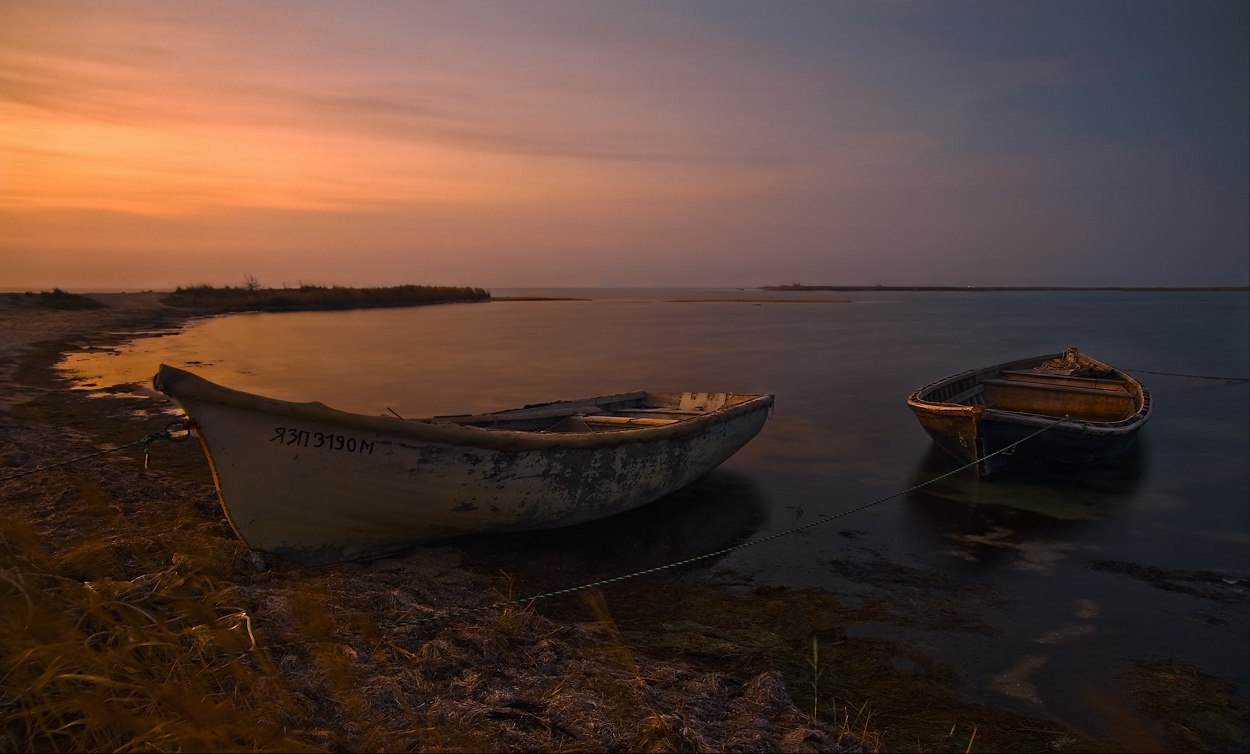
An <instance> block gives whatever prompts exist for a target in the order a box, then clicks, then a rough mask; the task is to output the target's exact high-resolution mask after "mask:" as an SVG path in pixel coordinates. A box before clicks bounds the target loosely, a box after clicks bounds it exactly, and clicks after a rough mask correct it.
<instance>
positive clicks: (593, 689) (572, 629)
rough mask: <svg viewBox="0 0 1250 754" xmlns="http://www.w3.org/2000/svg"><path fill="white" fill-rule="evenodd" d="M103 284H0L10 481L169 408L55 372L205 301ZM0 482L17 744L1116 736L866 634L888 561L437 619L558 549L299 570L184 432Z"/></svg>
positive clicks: (322, 745) (498, 589)
mask: <svg viewBox="0 0 1250 754" xmlns="http://www.w3.org/2000/svg"><path fill="white" fill-rule="evenodd" d="M92 297H93V298H96V299H98V300H100V301H102V302H104V303H106V304H107V305H108V306H107V308H105V309H98V310H86V311H57V310H50V309H42V308H39V307H37V306H35V305H34V303H33V302H32V301H29V300H26V299H23V298H22V297H9V296H0V477H7V476H10V475H14V474H20V473H22V472H23V471H25V470H29V469H33V468H35V467H38V466H42V465H47V464H51V463H57V462H60V461H63V460H67V459H70V458H74V457H77V456H81V455H84V454H87V453H91V452H94V451H96V450H101V449H107V448H110V447H116V446H118V445H122V444H124V443H130V442H134V441H135V440H137V439H139V438H141V437H143V436H145V435H147V434H148V433H151V432H155V431H159V430H160V429H162V428H163V427H164V426H165V425H166V424H167V423H168V422H169V420H170V418H171V417H170V415H169V414H168V413H167V410H168V409H169V408H170V406H169V404H168V403H167V402H166V401H164V400H163V399H162V398H159V397H149V398H135V397H129V398H123V397H117V398H106V399H100V398H92V397H88V396H87V395H86V394H85V393H84V392H82V391H71V390H70V389H69V385H68V384H67V383H66V382H65V381H64V380H63V379H62V378H61V377H60V376H59V375H58V374H57V373H56V372H55V370H54V368H53V367H54V365H55V364H56V362H57V361H58V360H59V358H60V355H61V354H62V353H64V352H66V351H71V350H82V349H93V348H94V349H108V348H110V347H112V346H115V345H117V344H119V343H121V342H123V341H124V340H126V339H127V338H129V337H133V335H134V333H151V332H154V331H156V332H159V331H160V330H165V329H169V328H175V327H178V326H180V325H182V324H185V323H186V322H187V321H188V320H190V319H191V318H193V317H195V316H203V315H204V314H206V312H196V311H186V310H176V309H171V308H169V307H165V306H163V305H162V304H160V303H159V301H158V298H159V294H154V293H132V294H100V295H92ZM0 484H2V485H3V486H0V517H2V519H3V520H0V552H2V553H3V555H0V558H2V559H0V569H3V571H2V572H0V576H3V577H4V578H3V579H0V594H3V595H4V597H3V600H4V601H3V602H0V604H3V605H4V608H3V613H2V614H0V618H2V619H3V622H2V623H0V632H3V634H4V635H0V647H4V649H0V656H2V657H3V661H4V662H5V667H6V672H9V675H8V678H9V680H8V681H6V684H5V686H3V687H0V735H7V736H9V739H8V740H10V742H11V743H13V744H14V746H15V747H16V748H19V749H20V748H49V747H52V746H57V747H61V748H97V749H107V748H119V747H121V746H126V745H131V746H134V745H139V746H141V747H142V746H150V747H156V748H174V747H179V748H188V747H190V748H262V749H290V748H297V749H312V750H326V749H334V750H358V749H370V748H373V749H376V748H382V749H390V750H394V749H399V748H407V749H420V750H425V749H448V748H450V749H495V750H514V749H544V750H570V749H578V750H585V749H594V750H620V751H634V750H698V751H707V750H725V751H730V750H743V751H746V750H750V751H760V750H789V751H794V750H808V751H846V750H851V751H854V750H872V749H874V748H877V747H880V746H886V747H888V748H892V749H893V748H904V749H910V748H924V749H933V750H953V751H956V750H957V751H963V750H965V748H967V747H968V746H969V745H970V744H972V743H974V742H973V737H974V736H975V748H976V749H983V750H992V749H996V748H997V749H1002V748H1005V747H1008V746H1010V747H1013V748H1019V749H1021V750H1046V749H1050V750H1055V749H1063V750H1073V751H1080V750H1107V749H1108V748H1110V749H1115V748H1119V747H1118V746H1117V745H1115V744H1109V743H1108V742H1106V741H1094V740H1091V739H1089V738H1086V737H1083V736H1081V735H1080V734H1079V733H1076V732H1074V731H1071V730H1068V729H1066V728H1065V727H1063V726H1062V725H1060V724H1058V723H1055V722H1053V721H1048V720H1038V719H1031V718H1029V717H1025V716H1022V715H1019V714H1017V713H1015V712H1012V711H1010V710H1007V709H995V708H990V707H986V706H984V705H978V704H972V703H969V702H966V701H964V700H962V699H961V698H960V697H959V696H958V695H957V694H955V693H954V692H953V691H951V690H950V688H952V687H953V686H955V685H956V684H955V683H954V680H955V679H956V678H957V675H958V673H957V670H953V669H949V668H943V667H941V666H939V665H937V664H935V663H933V662H932V660H930V659H927V658H926V657H925V656H924V654H923V651H922V650H920V649H918V648H909V647H905V646H902V645H900V644H898V643H891V642H885V641H880V640H877V639H873V638H869V637H858V638H857V637H852V636H851V634H850V633H849V632H848V631H847V628H848V627H852V626H857V625H864V624H868V623H872V622H873V621H880V620H885V619H891V620H896V619H898V618H899V615H898V613H899V612H900V610H899V607H898V604H895V601H894V599H893V597H900V596H901V597H908V596H909V595H910V597H916V596H920V595H919V593H917V594H912V593H913V592H915V591H916V590H915V589H913V588H912V587H913V586H914V585H913V584H911V583H910V581H907V583H900V584H894V583H892V582H893V581H896V580H897V579H895V578H894V577H895V576H897V574H893V572H883V573H882V574H879V578H876V581H877V582H878V586H880V588H881V590H882V591H881V594H882V597H881V600H880V601H878V602H876V603H873V604H870V605H866V606H864V607H859V608H854V609H852V608H847V607H845V606H843V605H842V604H840V603H839V602H838V600H837V599H836V597H835V596H834V595H828V594H809V593H802V592H786V591H784V590H782V591H779V592H776V593H774V592H765V593H761V592H759V590H756V591H755V592H753V593H745V594H744V593H742V591H741V589H737V590H736V589H735V588H734V585H733V584H726V585H725V586H724V588H721V589H716V588H712V589H709V588H708V586H707V585H706V583H698V580H684V579H683V578H682V577H681V575H676V576H670V577H656V578H651V579H646V580H639V581H634V582H629V583H628V584H627V585H626V586H623V587H621V588H617V589H612V590H608V591H604V592H598V591H592V592H587V593H585V594H584V595H583V596H582V597H570V598H562V599H559V600H553V601H550V602H549V603H540V604H537V605H534V606H531V607H529V608H526V609H524V610H499V609H492V610H485V611H482V612H480V613H476V614H474V615H473V617H470V618H463V617H462V618H460V619H456V620H431V621H428V622H427V621H426V620H425V619H428V618H437V617H438V616H440V615H442V614H444V613H446V612H448V611H454V610H457V609H462V608H472V607H480V606H485V605H490V604H492V603H494V602H495V601H497V600H499V599H500V597H501V596H505V595H506V596H516V595H512V594H511V583H512V579H513V578H514V577H515V576H516V575H518V574H523V575H526V576H527V577H528V578H527V581H528V582H529V583H541V582H543V581H545V580H552V579H554V578H556V577H553V576H552V575H551V574H552V573H556V572H558V564H549V563H543V562H539V561H538V559H536V558H532V557H529V558H525V557H522V558H516V557H515V556H508V555H506V554H500V553H496V552H492V551H491V550H490V549H489V548H485V549H483V548H482V547H481V546H480V545H478V546H476V547H475V546H474V544H472V543H466V544H464V545H462V546H457V547H453V546H444V547H436V548H435V547H423V548H416V549H414V550H413V551H412V552H410V553H408V554H407V555H405V556H404V557H399V558H391V559H387V560H384V561H375V562H371V563H356V564H348V565H340V566H335V567H331V568H324V569H316V570H309V569H303V568H300V567H298V566H295V565H293V564H290V563H287V562H284V561H281V560H279V559H277V558H275V557H273V556H270V555H267V554H265V553H261V552H257V551H252V550H249V549H248V548H247V547H246V546H244V545H243V544H242V543H241V542H239V541H238V539H237V537H236V536H235V535H234V533H233V531H231V530H230V528H229V525H228V524H227V523H226V521H225V519H224V516H223V515H222V514H221V511H220V508H219V506H218V503H217V499H216V493H215V490H214V489H213V486H212V479H211V476H210V473H209V471H208V467H207V463H206V462H205V460H204V458H203V454H202V451H201V450H200V448H199V447H198V445H197V444H195V443H182V444H171V443H169V442H164V441H161V442H157V443H155V444H154V445H153V446H152V449H151V468H150V469H149V470H147V471H145V470H144V469H143V454H142V451H141V449H139V448H128V449H125V450H122V451H120V452H117V453H110V454H107V455H102V456H97V457H95V458H91V459H88V460H84V461H80V462H77V463H74V464H72V465H69V466H64V467H60V468H57V469H55V470H51V471H47V472H41V473H38V474H32V475H28V476H23V477H21V478H19V479H14V480H11V481H7V482H0ZM510 558H511V559H510ZM886 570H887V571H888V570H889V569H886ZM904 581H906V580H904ZM564 586H568V585H567V584H565V585H564ZM656 589H661V590H665V591H666V592H667V593H668V594H670V595H671V599H670V600H668V601H667V602H666V605H665V606H664V609H663V610H661V609H660V608H659V606H657V605H656V604H655V603H656V601H655V600H654V598H653V596H652V594H651V592H652V591H653V590H656ZM900 590H901V591H900ZM903 592H906V594H903ZM947 597H950V598H951V599H947ZM984 599H986V597H984V596H982V595H975V594H968V595H964V594H959V595H945V594H938V595H937V598H936V599H935V600H930V602H931V604H930V607H931V608H932V609H920V610H915V611H913V614H912V616H911V618H910V619H911V620H921V621H927V620H930V619H932V620H933V621H937V622H938V623H939V624H945V623H951V622H952V621H953V624H958V625H964V624H967V625H971V626H973V629H976V627H977V626H978V620H977V618H976V615H977V612H978V610H980V609H983V605H982V604H981V603H982V602H983V601H984ZM913 604H914V602H913ZM157 647H159V648H160V649H159V651H158V650H157V649H156V648H157ZM814 652H815V654H813V653H814ZM84 679H88V680H84ZM1151 711H1152V712H1156V710H1155V709H1154V708H1153V707H1152V708H1151ZM813 712H814V713H815V714H814V715H813ZM1129 716H1130V717H1133V716H1134V715H1132V714H1130V715H1129ZM1136 718H1140V714H1139V713H1138V714H1137V715H1136ZM1132 738H1133V743H1134V745H1135V746H1138V747H1139V748H1144V749H1149V748H1158V749H1159V750H1163V749H1166V748H1168V747H1169V746H1171V745H1175V740H1173V739H1172V738H1169V736H1168V733H1167V731H1166V730H1164V729H1163V728H1160V727H1157V726H1156V727H1154V728H1151V727H1149V726H1145V727H1143V730H1142V732H1141V733H1140V735H1136V736H1134V737H1132ZM136 742H139V743H136Z"/></svg>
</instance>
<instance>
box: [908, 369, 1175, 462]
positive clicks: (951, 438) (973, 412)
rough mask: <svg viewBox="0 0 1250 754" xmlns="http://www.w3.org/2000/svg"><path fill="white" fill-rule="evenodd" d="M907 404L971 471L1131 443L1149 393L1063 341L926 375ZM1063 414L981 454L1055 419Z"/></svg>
mask: <svg viewBox="0 0 1250 754" xmlns="http://www.w3.org/2000/svg"><path fill="white" fill-rule="evenodd" d="M907 405H908V406H910V407H911V410H912V411H913V412H914V413H915V414H916V418H917V419H919V420H920V424H921V426H923V427H924V428H925V431H927V432H928V433H929V434H930V435H931V436H932V437H933V440H934V442H936V443H937V444H938V446H939V447H941V448H942V449H943V450H945V451H946V452H947V453H950V454H951V455H953V456H955V457H956V458H958V459H960V460H961V461H963V462H964V463H972V462H974V461H975V462H976V464H977V465H976V470H977V474H978V475H979V476H982V477H989V476H994V475H996V474H1001V473H1004V472H1007V471H1011V470H1013V469H1016V468H1019V467H1022V466H1034V465H1044V466H1080V465H1085V464H1090V463H1097V462H1099V461H1104V460H1106V459H1108V458H1112V457H1113V456H1115V455H1117V454H1119V453H1120V452H1122V451H1123V450H1124V449H1125V448H1127V447H1128V446H1129V445H1131V444H1132V442H1133V439H1134V438H1135V437H1136V435H1137V431H1138V430H1140V429H1141V428H1142V425H1144V424H1145V423H1146V421H1147V420H1148V419H1149V418H1150V412H1151V405H1150V393H1149V391H1147V390H1146V388H1144V387H1142V385H1141V383H1139V382H1138V381H1137V380H1135V379H1133V378H1132V377H1131V376H1129V375H1128V374H1126V373H1124V372H1122V371H1120V370H1118V369H1116V368H1114V367H1111V366H1108V365H1107V364H1104V363H1102V362H1101V361H1097V360H1095V359H1092V358H1090V357H1089V356H1086V355H1085V354H1083V353H1079V352H1078V351H1077V349H1075V348H1069V349H1068V350H1067V351H1064V352H1063V353H1055V354H1050V355H1047V356H1036V357H1033V358H1031V359H1021V360H1019V361H1010V362H1007V363H1005V364H998V365H997V366H992V367H985V368H982V369H973V370H970V371H967V372H962V373H960V374H956V375H954V376H951V377H947V378H946V379H942V380H938V381H937V382H933V383H930V384H928V385H925V386H924V387H922V388H920V389H919V390H917V391H916V392H914V393H912V394H911V396H910V397H908V399H907ZM1065 416H1066V417H1069V420H1068V421H1066V422H1063V423H1062V424H1059V425H1057V426H1054V427H1051V428H1050V429H1048V430H1047V431H1046V432H1043V433H1042V434H1040V435H1038V436H1037V437H1034V438H1032V439H1031V440H1029V441H1028V442H1025V443H1022V444H1020V445H1017V446H1016V447H1015V448H1012V449H1011V450H1009V451H1007V452H1005V453H1000V454H998V455H996V456H993V457H989V456H990V454H992V453H994V452H996V451H998V450H1002V449H1003V448H1005V447H1007V446H1008V445H1010V444H1011V443H1013V442H1016V441H1017V440H1020V439H1023V438H1025V437H1028V436H1029V435H1031V434H1033V433H1035V432H1037V431H1038V430H1039V429H1041V428H1043V427H1047V426H1049V425H1051V424H1054V423H1055V420H1056V419H1061V418H1063V417H1065Z"/></svg>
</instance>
